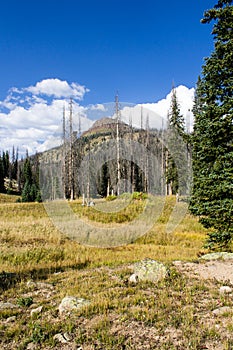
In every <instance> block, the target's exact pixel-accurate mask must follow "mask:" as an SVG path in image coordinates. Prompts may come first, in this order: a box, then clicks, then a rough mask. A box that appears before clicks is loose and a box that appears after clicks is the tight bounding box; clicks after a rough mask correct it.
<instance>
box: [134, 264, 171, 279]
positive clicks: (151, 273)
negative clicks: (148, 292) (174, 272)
mask: <svg viewBox="0 0 233 350" xmlns="http://www.w3.org/2000/svg"><path fill="white" fill-rule="evenodd" d="M134 274H135V275H137V277H138V280H139V281H152V282H158V281H160V280H162V279H164V278H165V277H166V276H167V274H168V269H167V268H166V266H165V265H163V264H162V263H160V262H158V261H156V260H152V259H144V260H142V261H140V262H138V263H136V264H135V265H134Z"/></svg>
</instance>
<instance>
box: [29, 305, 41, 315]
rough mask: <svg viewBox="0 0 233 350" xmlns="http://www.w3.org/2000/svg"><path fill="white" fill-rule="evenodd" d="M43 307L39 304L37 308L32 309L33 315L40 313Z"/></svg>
mask: <svg viewBox="0 0 233 350" xmlns="http://www.w3.org/2000/svg"><path fill="white" fill-rule="evenodd" d="M42 309H43V306H39V307H37V308H36V309H32V310H31V316H33V315H38V314H40V313H41V311H42Z"/></svg>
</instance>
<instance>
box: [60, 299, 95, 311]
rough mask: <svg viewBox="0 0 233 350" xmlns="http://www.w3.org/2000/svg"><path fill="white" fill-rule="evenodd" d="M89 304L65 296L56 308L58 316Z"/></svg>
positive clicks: (87, 301) (88, 302) (85, 301)
mask: <svg viewBox="0 0 233 350" xmlns="http://www.w3.org/2000/svg"><path fill="white" fill-rule="evenodd" d="M88 304H90V301H89V300H86V299H83V298H77V297H74V296H67V297H65V298H63V299H62V301H61V304H60V305H59V307H58V310H59V313H60V315H62V314H63V313H65V312H70V311H75V310H80V309H81V308H82V307H83V306H85V305H88Z"/></svg>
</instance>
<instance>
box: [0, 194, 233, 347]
mask: <svg viewBox="0 0 233 350" xmlns="http://www.w3.org/2000/svg"><path fill="white" fill-rule="evenodd" d="M16 199H17V198H16V197H14V196H6V195H0V218H1V223H0V283H1V284H0V289H1V297H0V302H12V303H16V304H18V306H19V308H18V309H4V310H0V319H1V322H0V347H1V349H21V350H23V349H28V346H29V345H30V346H31V344H33V346H34V347H31V348H33V349H75V348H76V349H77V348H78V347H81V349H83V350H85V349H86V350H88V349H109V350H110V349H122V350H123V349H195V350H198V349H199V350H200V349H205V347H203V346H204V345H205V344H207V342H208V341H209V339H211V342H212V343H211V344H215V345H216V344H223V346H224V347H223V348H222V349H232V346H233V342H231V341H230V340H229V338H228V336H227V334H226V333H223V332H221V329H219V331H217V329H216V328H215V327H214V326H213V325H212V324H211V323H208V322H206V320H205V319H204V318H203V317H205V316H203V315H205V314H208V312H209V310H212V309H213V308H214V307H215V306H216V305H218V304H219V295H218V293H217V289H218V287H219V284H218V282H217V281H216V283H215V284H213V283H204V282H200V281H199V280H197V279H188V278H187V277H185V276H183V275H181V274H179V273H178V272H177V271H176V269H175V268H174V267H173V265H172V262H173V261H175V260H184V261H194V260H197V258H198V255H199V253H200V252H202V251H203V249H202V246H203V242H204V239H205V235H206V232H205V230H204V229H203V228H202V226H201V225H200V224H199V223H198V220H197V218H195V217H193V216H191V215H189V214H188V213H187V214H186V215H185V217H184V218H183V220H182V222H181V223H180V224H179V225H178V226H177V227H176V229H175V230H174V231H173V232H172V233H169V234H168V233H166V230H165V227H166V223H167V222H168V219H169V216H170V214H171V212H172V209H173V207H174V205H175V201H176V199H175V198H174V197H173V196H170V197H168V198H167V199H166V203H165V205H164V207H163V211H162V213H161V215H160V217H159V218H158V220H157V222H156V223H155V224H154V226H153V228H152V229H151V230H150V231H149V232H148V233H146V234H145V235H143V236H142V237H140V238H138V239H137V240H136V241H135V242H133V243H131V244H128V245H124V246H119V247H115V248H97V247H89V246H83V245H80V244H79V243H78V242H76V241H74V240H72V239H70V238H69V237H66V236H65V235H64V234H62V233H61V232H59V230H58V229H57V228H56V227H55V226H54V225H53V222H52V221H51V219H50V218H49V217H48V215H47V213H46V211H45V208H44V206H43V204H42V203H16ZM111 205H113V204H111ZM130 205H131V207H129V209H127V210H125V209H124V208H123V209H122V210H120V211H119V213H118V214H116V213H102V214H100V213H99V214H98V215H97V214H96V209H95V208H86V207H85V208H83V207H82V206H81V201H73V202H72V203H70V206H71V208H72V210H73V211H74V212H76V213H79V214H80V215H82V216H83V217H86V218H87V219H88V220H96V215H97V216H98V220H99V221H101V222H107V221H108V219H107V217H108V215H111V220H112V221H114V220H115V222H116V223H118V224H119V222H122V221H124V220H131V219H132V218H134V216H135V215H136V214H137V213H138V212H140V210H143V201H137V199H135V200H133V201H132V203H131V204H130ZM135 213H136V214H135ZM121 216H122V217H121ZM144 258H151V259H155V260H158V261H160V262H163V263H164V264H165V265H166V266H167V267H168V268H169V269H170V274H169V276H168V277H167V278H166V279H165V280H164V281H161V282H159V283H158V284H156V285H155V284H153V283H152V282H143V283H139V284H136V285H132V284H130V283H129V282H128V279H129V276H130V275H131V273H132V264H133V263H134V262H136V261H140V260H142V259H144ZM28 281H34V282H38V281H39V282H46V283H49V284H51V285H52V290H51V291H50V292H48V293H45V291H44V290H42V291H40V290H37V291H35V290H32V289H31V288H30V287H29V284H28ZM67 295H73V296H78V297H81V298H85V299H88V300H90V304H89V305H88V306H86V307H85V308H83V309H82V310H80V311H77V312H76V313H74V314H72V315H71V316H69V317H61V316H60V315H59V314H58V305H59V303H60V302H61V300H62V298H63V297H65V296H67ZM28 300H30V301H31V302H30V303H29V302H28ZM221 302H222V303H224V305H225V304H226V305H228V304H229V303H230V300H228V299H226V298H225V299H224V300H221ZM30 304H32V305H30ZM38 306H43V311H42V313H40V314H38V315H35V316H34V317H32V316H31V315H30V311H31V308H32V307H38ZM228 316H229V315H228ZM11 317H13V320H14V321H12V322H11V321H9V318H11ZM229 317H230V316H229ZM210 319H211V317H210ZM228 327H229V332H230V331H232V326H230V324H229V326H228ZM230 327H231V328H230ZM57 333H61V334H64V333H68V334H69V336H70V339H71V343H69V344H59V343H57V340H54V335H55V334H57ZM75 346H76V347H75ZM216 346H217V345H216ZM206 348H207V347H206Z"/></svg>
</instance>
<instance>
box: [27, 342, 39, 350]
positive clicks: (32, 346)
mask: <svg viewBox="0 0 233 350" xmlns="http://www.w3.org/2000/svg"><path fill="white" fill-rule="evenodd" d="M36 349H38V347H37V345H36V344H35V343H29V344H28V345H27V350H36Z"/></svg>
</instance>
